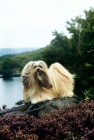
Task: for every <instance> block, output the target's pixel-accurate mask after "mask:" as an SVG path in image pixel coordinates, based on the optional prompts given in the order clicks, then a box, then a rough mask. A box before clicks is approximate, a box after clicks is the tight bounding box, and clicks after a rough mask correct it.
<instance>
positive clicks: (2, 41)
mask: <svg viewBox="0 0 94 140" xmlns="http://www.w3.org/2000/svg"><path fill="white" fill-rule="evenodd" d="M92 5H94V2H93V1H92V0H87V1H85V0H83V1H82V0H76V1H75V0H71V1H69V0H66V1H64V0H34V1H32V0H15V1H13V0H2V1H1V2H0V9H1V10H0V47H45V46H46V45H47V44H49V42H50V41H51V39H52V38H53V36H52V31H54V30H57V31H58V32H64V33H65V34H67V31H66V23H65V22H66V21H69V20H70V19H71V18H75V16H78V15H83V11H84V9H87V8H88V9H89V6H92Z"/></svg>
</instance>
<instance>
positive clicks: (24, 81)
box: [21, 75, 29, 87]
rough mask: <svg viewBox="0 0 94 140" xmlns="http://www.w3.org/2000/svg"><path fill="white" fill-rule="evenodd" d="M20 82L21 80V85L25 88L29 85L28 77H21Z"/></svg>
mask: <svg viewBox="0 0 94 140" xmlns="http://www.w3.org/2000/svg"><path fill="white" fill-rule="evenodd" d="M21 80H22V83H23V85H24V86H25V87H28V85H29V77H28V75H22V76H21Z"/></svg>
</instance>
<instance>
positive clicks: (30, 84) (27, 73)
mask: <svg viewBox="0 0 94 140" xmlns="http://www.w3.org/2000/svg"><path fill="white" fill-rule="evenodd" d="M21 79H22V85H23V100H24V101H25V102H26V103H29V102H31V103H32V104H36V103H38V102H42V101H46V100H52V99H54V98H57V97H72V96H73V95H74V93H73V89H74V78H73V75H72V74H71V73H70V72H69V71H68V70H67V69H66V68H65V67H63V66H62V65H61V64H60V63H58V62H56V63H53V64H52V65H51V66H50V67H49V68H48V67H47V65H46V63H45V62H44V61H41V60H40V61H30V62H28V63H27V64H26V65H25V67H24V68H23V70H22V74H21Z"/></svg>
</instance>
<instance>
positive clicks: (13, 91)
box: [0, 77, 22, 108]
mask: <svg viewBox="0 0 94 140" xmlns="http://www.w3.org/2000/svg"><path fill="white" fill-rule="evenodd" d="M19 100H22V83H21V78H20V77H13V78H10V79H3V78H0V108H2V105H4V104H6V105H7V107H8V108H11V107H13V106H15V102H17V101H19Z"/></svg>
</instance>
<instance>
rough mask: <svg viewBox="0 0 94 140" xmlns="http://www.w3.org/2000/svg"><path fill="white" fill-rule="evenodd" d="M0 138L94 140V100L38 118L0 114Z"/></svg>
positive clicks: (21, 139)
mask: <svg viewBox="0 0 94 140" xmlns="http://www.w3.org/2000/svg"><path fill="white" fill-rule="evenodd" d="M0 140H94V101H93V100H92V101H90V102H89V103H83V102H79V104H77V105H71V106H67V107H65V108H64V109H59V110H54V111H52V112H51V114H49V115H46V116H44V117H41V118H36V117H34V116H33V115H28V114H13V113H6V114H5V115H1V116H0Z"/></svg>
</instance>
